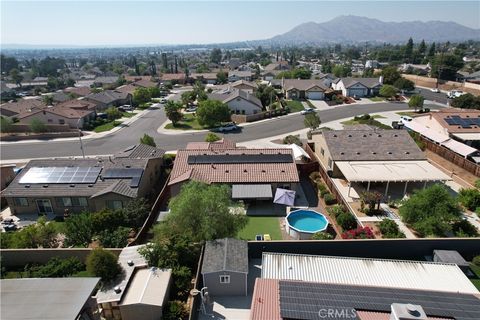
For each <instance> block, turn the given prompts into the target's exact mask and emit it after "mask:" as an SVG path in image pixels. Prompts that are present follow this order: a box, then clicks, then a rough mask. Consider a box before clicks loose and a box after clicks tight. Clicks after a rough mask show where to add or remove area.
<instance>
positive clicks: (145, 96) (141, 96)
mask: <svg viewBox="0 0 480 320" xmlns="http://www.w3.org/2000/svg"><path fill="white" fill-rule="evenodd" d="M151 99H152V96H151V95H150V91H149V90H148V89H147V88H137V89H135V91H134V92H133V103H134V104H135V105H139V104H142V103H146V102H149V101H150V100H151Z"/></svg>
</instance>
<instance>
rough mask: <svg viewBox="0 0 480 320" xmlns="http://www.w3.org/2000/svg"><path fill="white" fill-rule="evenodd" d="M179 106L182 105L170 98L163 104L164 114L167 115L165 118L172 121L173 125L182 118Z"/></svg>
mask: <svg viewBox="0 0 480 320" xmlns="http://www.w3.org/2000/svg"><path fill="white" fill-rule="evenodd" d="M181 108H182V105H181V104H180V103H178V102H174V101H172V100H168V101H167V103H166V104H165V114H166V115H167V118H168V119H169V120H170V121H172V124H173V126H176V125H177V123H178V122H179V121H180V120H182V118H183V114H182V112H181V111H180V109H181Z"/></svg>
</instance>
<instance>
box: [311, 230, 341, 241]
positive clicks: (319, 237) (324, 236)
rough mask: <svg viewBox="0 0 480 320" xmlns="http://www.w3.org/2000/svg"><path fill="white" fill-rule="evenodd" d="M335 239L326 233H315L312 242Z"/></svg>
mask: <svg viewBox="0 0 480 320" xmlns="http://www.w3.org/2000/svg"><path fill="white" fill-rule="evenodd" d="M334 238H335V237H334V236H333V235H331V234H330V233H328V232H326V231H319V232H315V233H314V234H313V236H312V240H333V239H334Z"/></svg>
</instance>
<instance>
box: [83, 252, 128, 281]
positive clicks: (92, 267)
mask: <svg viewBox="0 0 480 320" xmlns="http://www.w3.org/2000/svg"><path fill="white" fill-rule="evenodd" d="M117 260H118V258H117V256H116V255H115V254H113V253H112V252H110V251H107V250H104V249H103V248H98V249H95V250H93V251H92V252H91V253H90V254H89V255H88V256H87V263H86V265H87V271H88V272H89V273H91V274H93V275H94V276H96V277H100V278H102V281H103V282H109V281H112V280H113V279H115V278H116V277H117V276H118V275H119V274H120V273H121V272H122V268H121V267H120V265H119V264H118V262H117Z"/></svg>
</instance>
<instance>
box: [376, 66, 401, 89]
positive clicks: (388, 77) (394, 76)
mask: <svg viewBox="0 0 480 320" xmlns="http://www.w3.org/2000/svg"><path fill="white" fill-rule="evenodd" d="M380 75H381V76H382V77H383V83H384V84H389V85H393V84H394V83H395V81H397V80H398V79H400V78H401V75H400V72H399V71H398V70H397V68H396V67H394V66H388V67H385V68H384V69H383V70H382V72H381V73H380Z"/></svg>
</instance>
